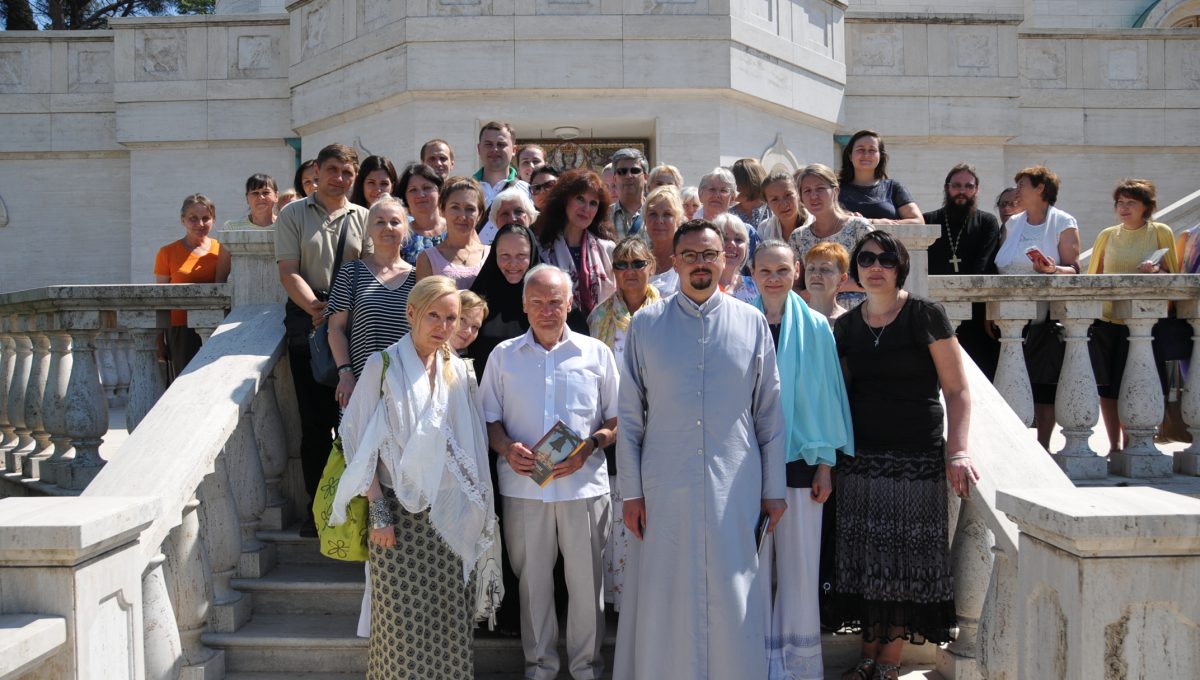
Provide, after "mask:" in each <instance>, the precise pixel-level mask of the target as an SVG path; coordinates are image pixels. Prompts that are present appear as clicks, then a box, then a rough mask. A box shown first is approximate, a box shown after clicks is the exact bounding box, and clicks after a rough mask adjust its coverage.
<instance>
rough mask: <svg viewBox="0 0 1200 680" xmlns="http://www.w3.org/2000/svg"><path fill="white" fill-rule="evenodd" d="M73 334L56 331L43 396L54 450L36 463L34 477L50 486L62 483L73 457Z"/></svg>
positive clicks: (45, 422)
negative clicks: (69, 421) (69, 409)
mask: <svg viewBox="0 0 1200 680" xmlns="http://www.w3.org/2000/svg"><path fill="white" fill-rule="evenodd" d="M72 364H73V362H72V360H71V334H70V333H67V332H65V331H61V330H56V331H53V332H51V334H50V372H49V374H48V375H47V376H46V389H45V391H44V392H43V394H42V423H43V424H44V425H45V427H46V431H47V432H49V433H50V442H51V443H52V444H53V445H54V450H53V452H52V453H51V454H50V457H49V458H47V459H46V460H44V461H35V467H34V470H33V476H35V477H38V478H40V479H41V480H42V481H43V482H46V483H48V484H57V483H58V468H59V467H61V466H62V465H64V464H66V462H67V461H68V460H70V458H71V437H70V436H68V435H67V395H68V387H69V384H70V380H71V366H72Z"/></svg>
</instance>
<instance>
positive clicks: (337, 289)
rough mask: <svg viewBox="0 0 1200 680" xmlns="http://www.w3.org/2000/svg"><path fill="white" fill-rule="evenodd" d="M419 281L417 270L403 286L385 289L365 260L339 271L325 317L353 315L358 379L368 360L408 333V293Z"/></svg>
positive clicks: (352, 341) (352, 348) (352, 343)
mask: <svg viewBox="0 0 1200 680" xmlns="http://www.w3.org/2000/svg"><path fill="white" fill-rule="evenodd" d="M416 282H417V276H416V270H415V269H410V270H409V272H408V275H407V276H405V277H404V280H403V281H401V282H400V285H399V286H397V287H395V288H390V287H388V286H385V285H384V284H383V282H381V281H380V280H379V279H378V278H377V277H376V276H375V275H374V274H372V273H371V270H370V269H368V268H367V265H366V263H365V262H363V261H362V260H350V261H349V262H346V263H345V264H343V265H342V268H341V269H340V270H339V271H338V275H337V279H336V280H334V282H333V289H332V290H331V291H330V293H329V304H328V306H326V307H325V316H326V318H328V317H329V316H330V315H331V314H334V313H336V312H349V313H350V323H349V324H348V327H349V333H350V365H351V366H352V367H353V369H354V377H355V378H357V377H358V375H359V374H360V373H361V372H362V368H363V365H365V364H366V363H367V357H369V356H371V355H372V354H374V353H375V352H378V351H380V350H382V349H386V348H387V347H390V346H391V345H392V344H394V343H395V342H396V341H397V340H399V339H400V338H402V337H404V336H405V335H406V334H407V333H408V331H409V324H408V293H409V291H411V290H412V287H413V285H414V284H415V283H416Z"/></svg>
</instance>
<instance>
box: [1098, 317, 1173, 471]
mask: <svg viewBox="0 0 1200 680" xmlns="http://www.w3.org/2000/svg"><path fill="white" fill-rule="evenodd" d="M1113 314H1114V315H1115V316H1116V317H1117V318H1119V319H1122V320H1124V321H1125V324H1126V325H1127V326H1128V327H1129V360H1128V361H1127V362H1126V363H1125V375H1124V377H1123V378H1122V379H1121V393H1120V395H1119V398H1118V401H1117V411H1118V413H1119V414H1120V417H1121V423H1122V425H1124V427H1125V433H1126V434H1127V435H1128V436H1129V445H1128V446H1126V447H1125V448H1124V449H1123V450H1121V451H1120V452H1118V453H1113V454H1112V455H1110V456H1109V461H1108V469H1109V471H1110V472H1112V473H1113V474H1117V475H1124V476H1126V477H1169V476H1170V475H1171V467H1172V462H1171V457H1170V456H1168V455H1166V454H1164V453H1162V452H1160V451H1159V450H1158V447H1156V446H1155V445H1154V433H1155V432H1156V431H1157V430H1158V426H1159V424H1160V423H1162V419H1163V408H1164V405H1163V393H1162V383H1160V382H1159V379H1158V369H1157V368H1156V367H1155V364H1154V350H1153V349H1152V348H1151V346H1150V342H1151V339H1152V338H1151V336H1150V331H1151V329H1152V328H1153V327H1154V324H1155V322H1157V321H1158V320H1159V319H1161V318H1163V317H1164V316H1166V315H1167V302H1166V301H1165V300H1120V301H1117V302H1114V303H1113Z"/></svg>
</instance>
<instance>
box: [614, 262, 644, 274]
mask: <svg viewBox="0 0 1200 680" xmlns="http://www.w3.org/2000/svg"><path fill="white" fill-rule="evenodd" d="M648 266H650V261H649V260H622V261H620V262H613V269H614V270H616V271H619V272H623V271H625V270H626V269H645V268H646V267H648Z"/></svg>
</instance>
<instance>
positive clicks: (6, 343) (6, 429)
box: [0, 317, 17, 465]
mask: <svg viewBox="0 0 1200 680" xmlns="http://www.w3.org/2000/svg"><path fill="white" fill-rule="evenodd" d="M15 355H16V342H15V341H14V340H13V336H12V334H11V333H9V332H8V322H7V321H6V320H5V319H4V317H0V453H3V452H4V451H7V450H8V449H10V448H12V447H14V446H16V445H17V432H16V427H15V426H14V425H13V424H12V421H10V420H9V419H8V386H9V384H10V383H12V379H13V360H14V358H15ZM3 464H4V460H3V458H0V465H3Z"/></svg>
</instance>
